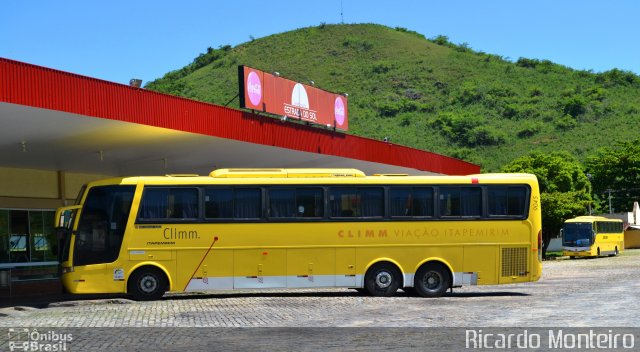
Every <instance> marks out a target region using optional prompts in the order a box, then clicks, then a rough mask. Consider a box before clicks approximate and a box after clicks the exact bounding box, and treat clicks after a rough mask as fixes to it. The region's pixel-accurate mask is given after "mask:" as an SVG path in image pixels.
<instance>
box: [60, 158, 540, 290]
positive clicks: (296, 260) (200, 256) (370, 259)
mask: <svg viewBox="0 0 640 352" xmlns="http://www.w3.org/2000/svg"><path fill="white" fill-rule="evenodd" d="M540 214H541V213H540V195H539V189H538V183H537V179H536V177H535V176H533V175H528V174H486V175H471V176H408V175H395V174H394V175H391V174H387V175H373V176H366V175H365V174H364V173H363V172H361V171H359V170H355V169H220V170H215V171H213V172H212V173H211V174H210V175H209V176H196V175H167V176H162V177H160V176H159V177H126V178H116V179H109V180H104V181H98V182H93V183H90V184H88V185H87V186H86V188H85V189H84V190H83V191H82V192H81V195H80V196H79V200H78V201H77V204H76V205H74V206H71V207H66V208H61V209H59V210H58V214H57V216H56V217H57V218H58V219H59V220H58V221H59V225H62V226H65V225H66V228H67V232H68V233H69V236H67V239H66V242H65V246H64V247H65V250H64V252H63V253H62V258H61V265H62V272H63V274H62V280H63V284H64V287H65V288H66V290H68V291H69V292H71V293H129V294H131V295H133V296H134V298H136V299H139V300H149V299H158V298H160V297H161V296H162V295H163V294H164V293H165V292H166V291H209V290H234V289H267V288H314V287H345V288H355V289H358V290H361V291H366V292H368V293H369V294H371V295H374V296H391V295H393V294H394V293H395V292H396V291H397V290H398V289H404V290H405V291H407V292H411V293H417V294H419V295H421V296H424V297H437V296H441V295H443V294H444V293H445V292H446V291H447V290H448V289H450V288H453V287H460V286H462V285H475V284H478V285H493V284H507V283H519V282H528V281H536V280H538V279H539V278H540V275H541V270H542V264H541V260H542V258H541V245H542V237H541V220H540Z"/></svg>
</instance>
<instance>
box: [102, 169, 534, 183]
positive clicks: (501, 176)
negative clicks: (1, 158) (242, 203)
mask: <svg viewBox="0 0 640 352" xmlns="http://www.w3.org/2000/svg"><path fill="white" fill-rule="evenodd" d="M302 179H304V180H302ZM138 183H143V184H151V185H212V184H226V185H230V184H247V185H248V184H300V183H304V184H380V183H384V184H411V183H415V184H512V183H519V184H528V185H534V184H537V179H536V176H535V175H532V174H505V173H496V174H476V175H467V176H425V175H406V174H376V175H372V176H367V175H365V174H364V172H362V171H360V170H357V169H327V168H325V169H321V168H316V169H280V168H273V169H218V170H214V171H212V172H211V173H210V174H209V176H197V175H191V174H180V175H175V174H174V175H165V176H135V177H120V178H111V179H106V180H102V181H96V182H92V183H90V186H95V185H109V184H129V185H133V184H138Z"/></svg>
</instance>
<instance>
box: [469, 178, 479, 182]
mask: <svg viewBox="0 0 640 352" xmlns="http://www.w3.org/2000/svg"><path fill="white" fill-rule="evenodd" d="M471 183H480V181H479V180H478V178H477V177H472V178H471Z"/></svg>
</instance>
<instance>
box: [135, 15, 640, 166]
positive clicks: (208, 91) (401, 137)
mask: <svg viewBox="0 0 640 352" xmlns="http://www.w3.org/2000/svg"><path fill="white" fill-rule="evenodd" d="M237 65H248V66H252V67H255V68H258V69H262V70H264V71H268V72H271V71H278V72H280V74H281V75H282V76H283V77H286V78H290V79H293V80H297V81H301V82H308V81H309V80H311V79H313V80H314V81H315V83H316V86H318V87H320V88H322V89H325V90H329V91H333V92H348V93H349V127H350V131H349V133H352V134H356V135H362V136H367V137H370V138H375V139H382V138H384V137H385V136H388V137H390V138H391V142H392V143H397V144H402V145H407V146H411V147H416V148H419V149H424V150H429V151H433V152H437V153H441V154H445V155H450V156H454V157H457V158H461V159H464V160H468V161H471V162H475V163H479V164H480V165H482V167H483V171H495V170H497V169H499V168H500V167H501V166H502V165H504V164H505V163H507V162H509V161H511V160H513V159H515V158H517V157H519V156H521V155H524V154H528V153H529V152H530V151H533V150H540V151H544V152H549V151H556V150H566V151H568V152H570V153H572V154H573V155H575V156H577V157H578V158H579V159H581V160H584V158H586V157H587V156H589V155H591V154H593V152H594V151H595V150H596V149H598V148H599V147H601V146H608V145H611V144H612V143H613V142H614V141H618V140H625V139H631V138H633V137H634V134H635V133H636V132H635V131H634V129H635V128H636V127H637V126H640V99H638V97H639V96H640V77H638V76H636V75H634V74H633V73H630V72H627V71H621V70H617V69H612V70H610V71H607V72H604V73H592V72H588V71H578V70H573V69H570V68H567V67H565V66H561V65H558V64H554V63H552V62H550V61H546V60H542V61H541V60H534V59H525V58H520V59H518V60H517V62H511V61H508V60H506V59H504V58H502V57H500V56H498V55H493V54H487V53H482V52H476V51H473V50H471V49H469V48H468V46H466V45H464V44H463V45H454V44H451V43H450V42H449V41H448V40H447V38H446V37H443V36H440V37H436V38H434V39H431V40H428V39H425V37H424V36H423V35H421V34H418V33H416V32H413V31H409V30H407V29H404V28H395V29H393V28H388V27H385V26H380V25H374V24H358V25H324V24H322V25H320V26H317V27H309V28H302V29H298V30H294V31H291V32H286V33H281V34H275V35H271V36H268V37H265V38H260V39H255V40H251V41H250V42H247V43H244V44H241V45H238V46H236V47H230V46H223V47H220V48H218V49H212V48H209V49H208V50H207V52H206V53H204V54H201V55H200V56H198V57H197V58H196V59H195V60H194V61H193V62H192V63H191V64H189V65H188V66H186V67H184V68H182V69H179V70H176V71H173V72H170V73H168V74H166V75H165V76H164V77H162V78H160V79H157V80H155V81H153V82H150V83H149V84H147V86H146V88H148V89H152V90H157V91H161V92H165V93H169V94H174V95H179V96H184V97H188V98H192V99H196V100H201V101H206V102H211V103H215V104H221V105H224V104H226V103H228V102H229V101H231V100H233V98H234V96H235V95H236V94H237V90H238V88H237V87H238V83H237V68H236V67H237ZM229 106H232V107H237V106H238V101H237V99H236V100H233V102H232V103H231V104H230V105H229Z"/></svg>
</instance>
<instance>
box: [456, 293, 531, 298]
mask: <svg viewBox="0 0 640 352" xmlns="http://www.w3.org/2000/svg"><path fill="white" fill-rule="evenodd" d="M528 296H531V295H530V294H528V293H522V292H509V291H496V292H453V293H447V294H445V295H444V297H451V298H472V297H528Z"/></svg>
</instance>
